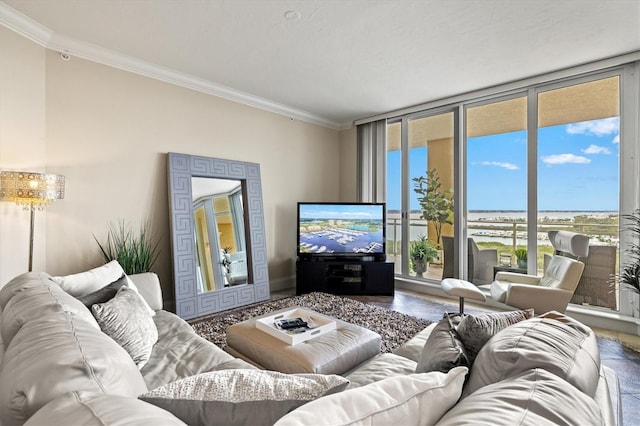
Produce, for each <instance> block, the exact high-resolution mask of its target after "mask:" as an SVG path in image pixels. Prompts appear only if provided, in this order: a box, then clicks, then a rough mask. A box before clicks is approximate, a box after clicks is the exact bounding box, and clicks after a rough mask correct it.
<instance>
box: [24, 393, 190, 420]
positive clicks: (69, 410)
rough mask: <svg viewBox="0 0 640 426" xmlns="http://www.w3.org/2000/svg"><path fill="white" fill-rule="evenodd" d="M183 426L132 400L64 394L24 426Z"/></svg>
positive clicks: (97, 395)
mask: <svg viewBox="0 0 640 426" xmlns="http://www.w3.org/2000/svg"><path fill="white" fill-rule="evenodd" d="M70 424H76V425H83V426H104V425H109V426H147V425H162V426H174V425H176V426H177V425H184V423H183V422H182V421H180V419H178V418H177V417H176V416H174V415H173V414H171V413H169V412H168V411H165V410H163V409H161V408H158V407H156V406H155V405H152V404H147V403H146V402H143V401H140V400H139V399H136V398H130V397H124V396H116V395H103V394H97V393H93V392H86V391H79V392H77V391H76V392H68V393H66V394H64V395H62V396H59V397H58V398H56V399H54V400H53V401H51V402H49V403H48V404H47V405H45V406H44V407H42V408H41V409H40V410H38V412H36V413H35V414H34V415H33V416H32V417H31V418H30V419H29V420H27V422H26V423H25V424H24V426H41V425H48V426H68V425H70Z"/></svg>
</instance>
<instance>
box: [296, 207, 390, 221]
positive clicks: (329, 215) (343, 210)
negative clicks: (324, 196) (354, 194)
mask: <svg viewBox="0 0 640 426" xmlns="http://www.w3.org/2000/svg"><path fill="white" fill-rule="evenodd" d="M382 213H383V212H382V209H381V208H380V206H379V205H367V204H364V205H349V204H301V205H300V218H302V219H345V220H346V219H365V220H366V219H371V220H382Z"/></svg>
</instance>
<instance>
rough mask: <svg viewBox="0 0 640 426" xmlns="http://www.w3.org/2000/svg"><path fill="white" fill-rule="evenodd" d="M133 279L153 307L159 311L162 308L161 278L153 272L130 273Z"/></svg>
mask: <svg viewBox="0 0 640 426" xmlns="http://www.w3.org/2000/svg"><path fill="white" fill-rule="evenodd" d="M129 278H131V281H133V283H134V284H135V285H136V287H138V291H139V292H140V294H141V295H142V297H144V300H146V302H147V303H148V304H149V306H150V307H151V309H153V310H154V311H159V310H161V309H162V289H161V288H160V279H159V278H158V276H157V275H156V274H155V273H153V272H144V273H142V274H133V275H129Z"/></svg>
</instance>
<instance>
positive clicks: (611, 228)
mask: <svg viewBox="0 0 640 426" xmlns="http://www.w3.org/2000/svg"><path fill="white" fill-rule="evenodd" d="M537 228H538V229H537V236H536V237H537V240H538V245H549V243H548V238H547V232H548V231H551V230H566V231H572V232H577V233H580V234H586V235H587V236H589V239H590V240H592V242H593V243H596V242H597V243H601V244H608V245H616V246H618V224H617V223H610V224H609V223H580V222H558V221H554V220H551V221H544V220H541V221H538V225H537ZM400 229H401V219H400V218H391V219H387V254H392V255H399V254H400V247H401V246H400V241H401V240H400ZM467 229H468V236H469V237H472V238H474V240H475V241H476V242H477V243H484V242H493V243H494V244H495V245H496V246H499V245H503V246H506V247H505V248H506V249H511V250H512V251H513V250H515V249H516V247H517V246H525V247H526V244H527V243H526V241H527V223H526V222H525V221H519V220H476V221H469V222H467ZM426 234H427V221H425V220H420V219H412V220H410V221H409V235H410V238H409V239H410V241H413V240H415V239H416V238H417V237H418V235H426Z"/></svg>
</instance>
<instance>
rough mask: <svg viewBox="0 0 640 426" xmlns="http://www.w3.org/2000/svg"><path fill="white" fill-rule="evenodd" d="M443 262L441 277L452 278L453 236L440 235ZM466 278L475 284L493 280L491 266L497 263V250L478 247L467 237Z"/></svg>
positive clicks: (488, 282) (487, 282)
mask: <svg viewBox="0 0 640 426" xmlns="http://www.w3.org/2000/svg"><path fill="white" fill-rule="evenodd" d="M442 249H443V251H444V264H443V267H442V278H453V237H449V236H442ZM467 252H468V269H467V280H468V281H469V282H472V283H473V284H475V285H483V284H490V283H491V282H492V281H493V267H494V266H495V265H497V264H498V250H496V249H480V248H479V247H478V245H477V244H476V242H475V241H474V240H473V238H467Z"/></svg>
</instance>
